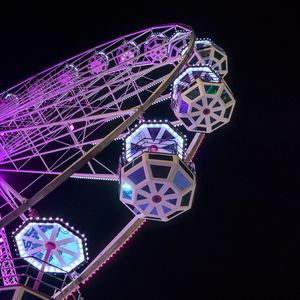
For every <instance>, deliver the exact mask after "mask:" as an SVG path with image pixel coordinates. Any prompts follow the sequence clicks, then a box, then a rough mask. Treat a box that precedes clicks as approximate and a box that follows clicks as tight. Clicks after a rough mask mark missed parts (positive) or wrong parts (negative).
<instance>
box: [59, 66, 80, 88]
mask: <svg viewBox="0 0 300 300" xmlns="http://www.w3.org/2000/svg"><path fill="white" fill-rule="evenodd" d="M77 77H78V69H77V68H76V67H75V66H74V65H72V64H70V65H69V64H67V65H65V67H64V68H63V69H62V70H60V71H59V72H58V73H57V80H58V82H59V83H60V84H61V85H71V84H73V83H75V81H76V79H77Z"/></svg>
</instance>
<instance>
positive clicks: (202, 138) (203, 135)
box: [191, 134, 205, 160]
mask: <svg viewBox="0 0 300 300" xmlns="http://www.w3.org/2000/svg"><path fill="white" fill-rule="evenodd" d="M204 137H205V134H202V136H201V138H200V141H199V143H198V146H197V148H196V150H195V152H194V154H193V155H192V157H191V160H193V159H194V157H195V155H196V153H197V152H198V150H199V148H200V146H201V144H202V142H203V140H204Z"/></svg>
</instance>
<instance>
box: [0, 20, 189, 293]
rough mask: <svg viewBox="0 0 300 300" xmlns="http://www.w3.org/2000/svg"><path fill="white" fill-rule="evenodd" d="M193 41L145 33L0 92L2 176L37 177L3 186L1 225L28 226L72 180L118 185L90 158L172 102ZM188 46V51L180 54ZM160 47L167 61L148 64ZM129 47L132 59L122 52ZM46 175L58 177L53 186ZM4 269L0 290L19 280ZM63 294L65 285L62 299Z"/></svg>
mask: <svg viewBox="0 0 300 300" xmlns="http://www.w3.org/2000/svg"><path fill="white" fill-rule="evenodd" d="M156 35H160V36H164V37H166V38H165V39H164V40H163V42H160V43H158V44H155V46H154V48H153V49H151V48H150V49H149V45H148V46H147V47H145V44H146V41H147V40H149V38H151V37H153V36H156ZM194 40H195V37H194V33H193V31H192V30H191V28H189V27H188V26H185V25H177V24H175V25H165V26H158V27H153V28H149V29H146V30H142V31H139V32H136V33H134V34H130V35H127V36H124V37H121V38H118V39H115V40H113V41H112V42H109V43H106V44H104V45H101V46H99V47H96V48H94V49H91V50H89V51H86V52H84V53H82V54H80V55H77V56H75V57H73V58H71V59H69V60H67V61H64V62H63V63H61V64H58V65H56V66H54V67H52V68H50V69H48V70H46V71H44V72H42V73H40V74H38V75H37V76H34V77H32V78H30V79H28V80H26V81H24V82H22V83H21V84H19V85H17V86H15V87H13V88H11V89H9V90H7V91H5V92H3V93H2V94H0V100H1V101H0V116H1V120H0V171H2V172H14V173H30V174H35V177H34V179H32V180H31V181H30V182H29V183H26V185H25V186H23V187H22V189H21V191H20V193H18V192H16V191H15V190H14V189H13V188H12V187H10V186H9V185H8V184H7V183H6V182H5V181H3V184H1V191H2V190H3V191H4V192H3V193H1V195H2V200H4V204H3V205H2V204H1V205H2V206H1V207H0V215H2V217H3V219H2V220H0V225H1V226H0V227H3V226H5V225H6V224H8V223H10V222H11V221H12V220H13V219H15V218H16V217H18V216H20V217H21V218H22V219H23V220H26V216H25V215H24V212H25V211H26V210H27V209H28V208H29V207H31V206H33V205H34V204H35V203H37V202H38V201H40V200H41V199H42V198H43V197H45V196H46V195H47V194H49V193H50V192H51V191H52V190H54V189H55V188H56V187H57V186H58V185H60V184H61V183H62V182H63V181H65V180H66V179H67V178H69V177H70V176H73V177H80V178H94V179H105V180H118V176H117V170H112V169H111V168H110V167H109V166H108V165H106V163H105V161H102V160H101V157H100V158H99V157H98V156H97V157H96V155H97V154H99V152H100V151H101V150H102V149H103V148H104V147H106V146H107V145H108V144H109V143H111V142H112V141H113V140H114V139H119V138H121V137H122V136H123V135H124V134H126V132H127V131H128V126H129V125H131V124H132V123H133V122H134V121H135V120H136V119H137V117H138V116H139V115H141V114H142V113H143V112H144V111H145V110H146V109H147V108H148V107H149V106H150V105H152V104H155V103H158V102H160V101H164V100H166V99H170V97H171V91H170V89H169V86H170V84H171V82H172V81H173V80H174V79H175V77H176V76H177V75H178V72H179V71H180V70H181V69H182V67H183V66H184V65H185V63H186V62H187V60H188V57H189V56H190V55H191V53H192V49H193V45H194ZM128 45H129V46H128ZM187 45H189V50H188V51H185V53H184V54H183V53H182V50H183V49H184V48H186V46H187ZM162 47H164V51H163V53H166V49H168V53H169V56H168V57H167V58H166V59H163V60H157V61H151V60H149V55H148V53H149V52H151V51H153V50H155V49H161V48H162ZM131 49H133V51H134V52H133V54H132V53H128V51H131ZM124 51H125V52H124ZM120 55H121V56H122V57H121V58H120ZM99 57H100V60H99ZM95 61H96V63H95ZM126 124H127V125H126ZM94 145H95V146H94ZM83 166H84V168H82V167H83ZM78 170H80V171H78ZM47 175H54V176H56V175H58V176H57V180H56V179H54V180H53V176H48V177H47ZM45 177H47V180H46V181H45ZM42 179H43V181H42ZM51 179H52V181H51V182H50V183H48V185H46V187H44V188H43V185H44V184H45V182H49V181H50V180H51ZM55 180H56V181H55ZM1 182H2V181H1ZM33 187H35V188H33ZM41 187H42V188H41ZM31 188H32V190H31ZM37 188H38V189H40V188H41V190H40V191H39V192H38V193H36V194H35V195H34V196H33V197H31V198H30V199H29V200H27V199H26V198H24V196H23V195H26V196H29V197H30V196H32V193H34V192H35V191H36V189H37ZM7 191H9V193H8V194H9V197H7ZM5 195H6V196H5ZM10 215H12V218H10ZM142 223H143V220H137V219H136V218H134V219H133V220H132V221H131V222H130V223H129V224H128V225H127V226H125V228H124V230H125V231H124V230H123V231H124V232H123V231H122V232H121V233H120V235H118V236H117V237H116V238H115V239H114V240H113V241H112V243H111V244H109V245H108V248H107V251H105V252H104V254H103V253H102V252H103V251H102V252H101V253H100V254H99V257H97V258H95V260H94V261H93V262H92V263H91V264H90V265H89V266H88V268H86V270H85V273H84V274H85V275H84V276H83V277H80V278H79V279H78V278H77V282H78V284H79V283H81V282H83V281H85V280H86V278H88V277H89V276H90V275H91V274H92V273H93V272H94V271H95V269H97V268H98V267H99V266H100V265H101V262H102V263H103V259H105V257H106V256H107V255H108V256H107V257H109V254H108V253H112V254H113V253H114V252H115V251H116V250H117V249H119V247H121V246H122V245H123V243H124V242H126V240H127V239H128V238H129V237H130V236H131V235H132V234H133V233H134V232H135V231H136V230H137V228H139V227H140V226H141V224H142ZM1 235H2V236H3V238H2V239H1V240H0V241H1V243H2V244H0V246H2V248H1V254H2V257H1V258H2V260H4V258H8V259H10V258H11V253H10V249H9V245H8V242H7V238H6V234H5V230H4V228H2V230H1ZM111 246H112V248H111ZM5 261H6V260H5ZM95 261H96V263H95ZM8 269H9V270H10V272H12V273H10V274H4V273H5V271H3V270H6V268H4V269H3V268H2V269H1V271H2V276H3V277H5V276H6V275H9V276H8V277H9V278H10V281H9V282H8V281H7V282H4V284H8V285H11V284H14V283H16V282H17V277H14V276H12V275H14V274H16V272H15V270H14V266H13V264H12V263H11V265H10V266H9V268H7V270H8ZM76 284H77V283H76V282H74V283H73V284H72V286H71V288H72V289H73V288H74V286H75V285H76ZM78 284H77V285H78ZM68 292H70V288H69V287H68V288H67V289H66V292H64V293H68ZM57 297H58V298H59V297H62V294H61V295H58V296H57Z"/></svg>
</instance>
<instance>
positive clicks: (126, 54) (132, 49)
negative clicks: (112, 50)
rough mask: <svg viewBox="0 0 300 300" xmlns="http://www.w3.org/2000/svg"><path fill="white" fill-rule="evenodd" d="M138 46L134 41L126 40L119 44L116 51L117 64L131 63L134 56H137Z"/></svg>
mask: <svg viewBox="0 0 300 300" xmlns="http://www.w3.org/2000/svg"><path fill="white" fill-rule="evenodd" d="M138 54H139V48H138V46H137V45H136V44H135V43H134V42H128V43H126V44H124V45H123V46H121V47H120V48H119V50H118V52H117V60H118V63H119V64H123V63H125V62H126V63H127V64H128V65H132V64H133V63H134V58H135V57H136V56H138Z"/></svg>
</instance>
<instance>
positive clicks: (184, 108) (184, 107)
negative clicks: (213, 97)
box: [179, 100, 189, 114]
mask: <svg viewBox="0 0 300 300" xmlns="http://www.w3.org/2000/svg"><path fill="white" fill-rule="evenodd" d="M188 110H189V105H188V103H187V102H185V101H184V100H181V103H180V108H179V112H180V113H182V114H186V113H187V112H188Z"/></svg>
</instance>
